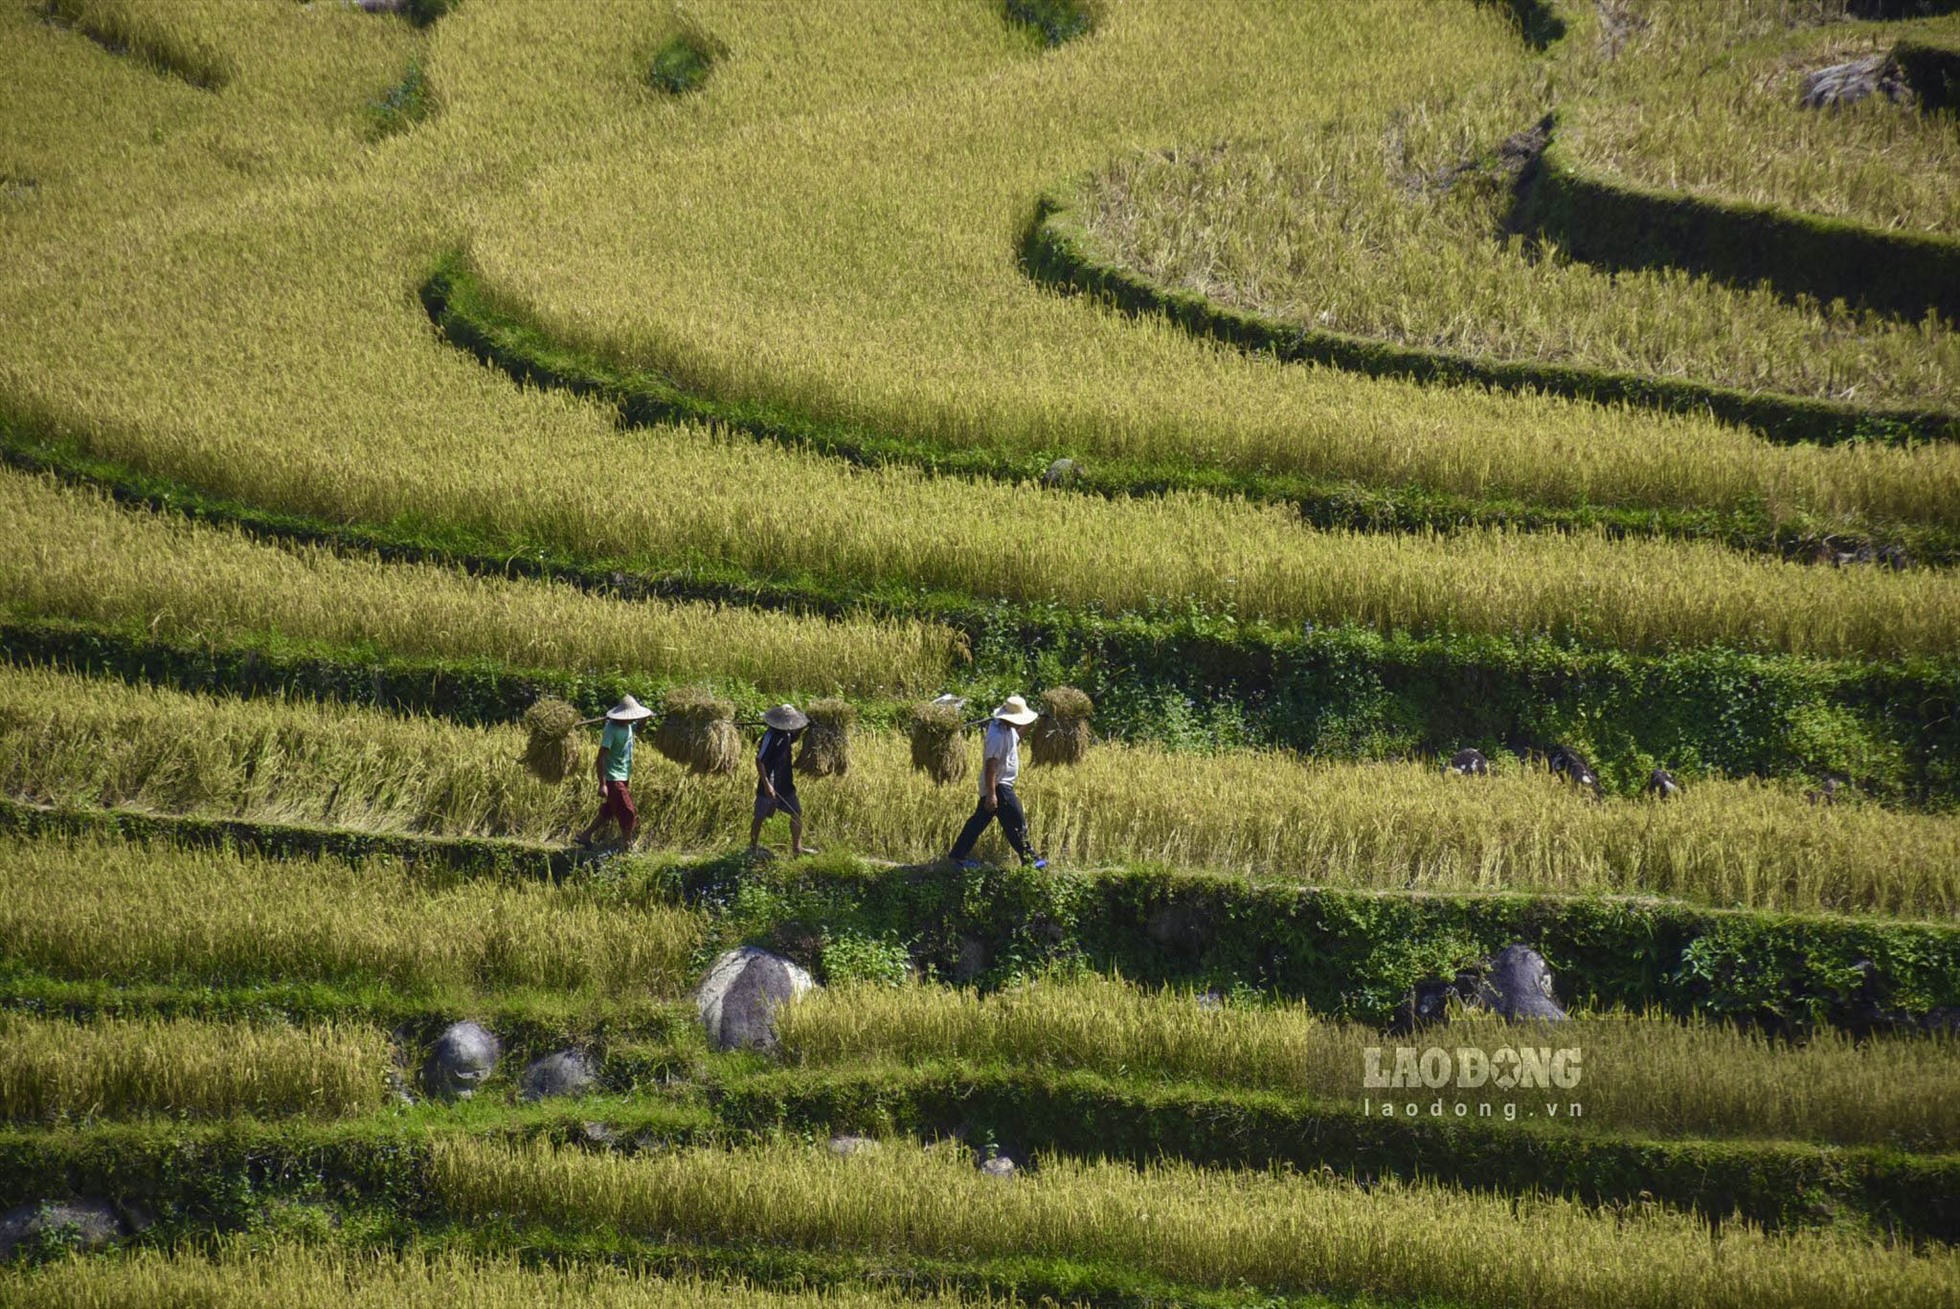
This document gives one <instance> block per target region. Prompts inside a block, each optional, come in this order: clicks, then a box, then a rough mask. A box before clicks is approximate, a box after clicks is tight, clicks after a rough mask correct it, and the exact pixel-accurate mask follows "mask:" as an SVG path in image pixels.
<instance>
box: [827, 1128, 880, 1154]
mask: <svg viewBox="0 0 1960 1309" xmlns="http://www.w3.org/2000/svg"><path fill="white" fill-rule="evenodd" d="M878 1149H879V1145H878V1142H877V1141H875V1140H873V1139H872V1138H871V1137H868V1136H850V1135H844V1134H840V1135H837V1136H833V1137H831V1138H830V1152H831V1153H832V1154H834V1155H836V1156H837V1157H838V1158H840V1159H848V1158H850V1157H851V1156H852V1155H854V1154H875V1153H877V1151H878Z"/></svg>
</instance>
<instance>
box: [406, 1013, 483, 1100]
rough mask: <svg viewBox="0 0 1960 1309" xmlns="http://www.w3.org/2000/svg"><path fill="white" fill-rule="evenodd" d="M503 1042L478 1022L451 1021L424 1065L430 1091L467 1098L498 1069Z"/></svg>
mask: <svg viewBox="0 0 1960 1309" xmlns="http://www.w3.org/2000/svg"><path fill="white" fill-rule="evenodd" d="M502 1054H503V1046H502V1045H501V1044H500V1043H499V1042H498V1040H497V1038H496V1036H495V1035H494V1034H493V1033H492V1032H490V1030H489V1029H487V1028H485V1027H484V1026H482V1025H481V1024H479V1023H473V1022H469V1021H467V1020H466V1021H464V1022H460V1023H451V1024H450V1025H449V1026H448V1027H447V1028H446V1029H444V1031H443V1033H442V1035H441V1036H439V1037H437V1038H436V1043H435V1046H434V1047H433V1048H432V1049H431V1050H430V1051H429V1059H428V1062H427V1063H425V1064H424V1065H423V1066H422V1085H423V1086H424V1087H425V1088H426V1089H427V1090H428V1092H429V1094H430V1095H440V1096H449V1097H453V1098H455V1099H458V1100H467V1099H469V1098H470V1097H471V1096H473V1095H475V1094H476V1090H477V1088H478V1087H479V1086H482V1085H483V1083H484V1082H485V1081H486V1080H488V1078H489V1076H490V1074H491V1073H494V1072H495V1071H497V1059H498V1057H499V1056H500V1055H502Z"/></svg>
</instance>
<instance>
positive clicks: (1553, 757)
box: [1545, 745, 1606, 800]
mask: <svg viewBox="0 0 1960 1309" xmlns="http://www.w3.org/2000/svg"><path fill="white" fill-rule="evenodd" d="M1545 762H1546V763H1548V764H1550V765H1551V769H1552V771H1553V772H1555V773H1557V774H1558V775H1559V776H1560V777H1563V778H1564V779H1565V780H1566V781H1568V782H1570V783H1572V785H1574V786H1583V787H1585V788H1587V789H1588V790H1590V791H1591V792H1592V793H1593V799H1595V800H1604V799H1605V798H1606V792H1605V791H1603V790H1601V789H1600V785H1599V774H1598V773H1595V772H1594V771H1593V766H1592V765H1591V764H1590V763H1588V762H1587V761H1586V757H1585V756H1584V755H1582V754H1580V753H1579V752H1578V751H1577V750H1574V749H1573V748H1572V747H1571V746H1569V745H1560V746H1554V747H1552V752H1551V754H1550V755H1548V756H1546V758H1545Z"/></svg>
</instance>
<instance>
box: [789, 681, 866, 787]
mask: <svg viewBox="0 0 1960 1309" xmlns="http://www.w3.org/2000/svg"><path fill="white" fill-rule="evenodd" d="M804 713H805V714H806V715H807V716H808V717H809V719H810V726H809V727H808V728H807V729H806V730H805V731H804V733H803V747H802V749H800V750H799V751H797V755H796V771H797V772H799V773H802V774H803V775H804V776H806V777H842V776H844V774H846V773H848V772H850V771H851V728H852V726H853V725H855V724H856V722H857V708H856V706H854V705H852V704H851V703H850V702H849V701H848V700H835V699H832V700H812V701H811V702H810V703H809V704H808V705H807V706H805V707H804Z"/></svg>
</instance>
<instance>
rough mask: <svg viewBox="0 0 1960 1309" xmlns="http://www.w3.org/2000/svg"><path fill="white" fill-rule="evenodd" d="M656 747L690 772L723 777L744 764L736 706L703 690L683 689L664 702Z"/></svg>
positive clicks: (655, 740) (675, 691)
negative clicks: (736, 719)
mask: <svg viewBox="0 0 1960 1309" xmlns="http://www.w3.org/2000/svg"><path fill="white" fill-rule="evenodd" d="M660 707H661V717H660V726H659V727H658V728H656V729H655V730H654V733H653V748H654V749H656V750H658V751H660V753H661V754H663V755H666V756H667V757H668V758H669V759H671V760H673V761H674V762H675V763H677V764H680V765H682V766H683V767H685V768H686V769H687V770H688V771H690V772H694V773H700V774H703V775H716V776H722V775H726V774H729V773H733V772H734V771H735V770H736V769H738V768H740V767H741V765H742V738H741V735H740V734H739V733H738V732H736V730H735V706H734V705H732V704H730V703H729V702H728V701H726V700H723V699H720V698H718V697H717V696H716V695H715V694H714V693H713V692H710V691H704V690H702V689H701V688H699V687H693V686H681V687H675V688H674V689H673V690H671V691H669V692H667V694H666V696H665V698H664V699H663V700H662V701H661V706H660Z"/></svg>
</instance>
